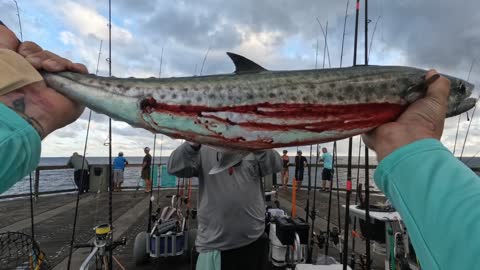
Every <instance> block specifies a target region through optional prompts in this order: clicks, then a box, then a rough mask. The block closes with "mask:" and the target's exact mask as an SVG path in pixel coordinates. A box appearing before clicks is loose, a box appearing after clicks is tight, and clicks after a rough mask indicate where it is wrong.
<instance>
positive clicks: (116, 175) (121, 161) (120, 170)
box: [113, 152, 128, 191]
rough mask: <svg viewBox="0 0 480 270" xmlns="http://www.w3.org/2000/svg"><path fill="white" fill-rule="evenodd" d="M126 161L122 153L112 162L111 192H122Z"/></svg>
mask: <svg viewBox="0 0 480 270" xmlns="http://www.w3.org/2000/svg"><path fill="white" fill-rule="evenodd" d="M127 165H128V161H127V160H126V159H125V158H124V157H123V152H119V153H118V156H117V157H116V158H115V159H114V160H113V191H122V184H123V178H124V177H123V174H124V171H125V166H127Z"/></svg>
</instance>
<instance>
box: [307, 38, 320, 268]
mask: <svg viewBox="0 0 480 270" xmlns="http://www.w3.org/2000/svg"><path fill="white" fill-rule="evenodd" d="M317 49H318V41H317ZM312 148H313V144H310V160H309V161H308V187H307V205H306V206H305V223H307V224H308V216H309V215H310V191H311V189H312V150H313V149H312ZM313 192H315V190H313ZM314 225H315V224H313V222H312V228H313V226H314ZM307 251H308V252H307V263H312V253H313V239H311V240H310V242H309V243H308V249H307Z"/></svg>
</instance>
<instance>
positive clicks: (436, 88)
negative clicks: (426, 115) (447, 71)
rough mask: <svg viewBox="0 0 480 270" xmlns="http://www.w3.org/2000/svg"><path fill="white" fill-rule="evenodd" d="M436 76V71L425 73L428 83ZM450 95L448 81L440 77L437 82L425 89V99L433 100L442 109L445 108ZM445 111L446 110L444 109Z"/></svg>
mask: <svg viewBox="0 0 480 270" xmlns="http://www.w3.org/2000/svg"><path fill="white" fill-rule="evenodd" d="M435 76H438V73H437V71H436V70H434V69H431V70H429V71H428V72H427V74H426V76H425V78H426V80H427V81H428V80H429V79H431V78H433V77H435ZM449 94H450V80H448V79H447V78H445V77H443V76H440V77H439V78H438V79H437V80H435V81H433V82H432V83H431V84H430V86H429V87H428V89H427V94H426V98H431V99H434V100H435V101H436V102H438V103H439V104H440V105H442V106H443V107H446V104H447V103H448V96H449ZM445 110H446V108H445Z"/></svg>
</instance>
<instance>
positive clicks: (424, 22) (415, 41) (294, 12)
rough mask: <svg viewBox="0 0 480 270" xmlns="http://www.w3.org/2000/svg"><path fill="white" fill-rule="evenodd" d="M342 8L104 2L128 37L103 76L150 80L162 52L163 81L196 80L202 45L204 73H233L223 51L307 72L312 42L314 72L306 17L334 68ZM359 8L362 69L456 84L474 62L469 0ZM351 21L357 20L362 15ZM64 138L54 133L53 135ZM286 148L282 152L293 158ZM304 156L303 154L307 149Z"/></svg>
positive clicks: (145, 137)
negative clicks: (411, 69)
mask: <svg viewBox="0 0 480 270" xmlns="http://www.w3.org/2000/svg"><path fill="white" fill-rule="evenodd" d="M77 2H78V3H80V2H81V3H82V5H84V6H88V7H91V8H94V9H96V10H98V11H99V12H100V13H101V14H103V15H106V8H107V5H106V4H105V3H104V2H101V1H93V0H86V1H77ZM345 4H346V0H345V1H327V0H323V1H317V0H305V1H301V2H298V1H286V0H280V1H278V0H265V1H254V0H243V1H242V0H233V1H228V3H226V2H225V1H220V0H206V1H193V0H184V1H168V0H157V1H147V2H141V3H139V2H138V1H134V0H118V1H114V3H113V21H114V23H117V24H120V25H121V26H122V27H123V28H126V29H128V30H129V31H130V32H132V34H133V36H134V39H133V41H132V42H131V43H128V44H127V43H122V44H115V43H114V44H113V47H112V53H113V57H112V59H113V74H114V75H115V76H122V77H126V76H151V75H156V74H158V68H159V59H160V51H161V48H162V47H164V48H165V54H164V66H163V76H181V75H192V74H194V73H197V74H198V73H199V71H200V67H201V64H202V60H203V57H204V54H205V51H206V50H207V48H208V47H211V51H210V53H209V57H208V59H207V61H206V65H205V68H204V71H203V73H204V74H216V73H228V72H231V71H233V69H234V67H233V65H232V63H231V61H230V60H229V59H228V58H227V56H226V55H225V51H234V52H239V53H241V54H244V55H245V56H246V57H249V58H251V59H252V60H254V61H256V62H258V63H259V64H261V65H263V66H265V67H266V68H270V69H289V70H291V69H307V68H313V66H314V62H315V59H314V58H315V56H314V55H315V51H314V50H315V44H316V41H317V40H319V49H320V54H319V60H318V62H319V66H321V63H322V51H323V37H322V35H321V31H320V28H319V26H318V24H317V22H316V17H318V18H319V19H320V20H321V22H322V23H323V24H324V25H325V23H326V21H327V20H328V21H329V29H328V33H329V41H328V42H329V48H330V54H331V59H332V65H333V66H338V63H339V58H340V47H341V38H342V31H343V19H344V18H343V15H344V11H345ZM362 4H363V1H362ZM369 4H370V10H369V14H370V19H372V20H373V22H372V23H370V37H371V35H372V31H373V26H374V22H375V20H377V18H378V17H379V16H381V20H380V22H379V24H378V28H377V32H376V33H375V39H374V41H373V48H372V54H371V57H370V59H371V64H389V65H395V64H402V65H411V66H418V67H424V68H429V67H435V68H437V69H439V70H440V71H442V72H446V73H451V74H452V75H455V76H459V77H466V74H467V72H468V68H469V66H470V64H471V61H472V59H479V60H480V30H479V29H480V28H479V27H478V25H480V16H478V14H477V11H478V9H479V7H480V3H478V1H477V0H463V1H433V0H426V1H414V0H401V1H393V2H392V1H388V2H386V1H382V0H371V1H370V2H369ZM12 7H13V4H12V3H10V2H7V1H5V0H0V8H1V10H11V11H10V12H5V13H4V14H2V16H3V17H2V19H3V20H5V21H8V23H9V24H10V25H15V24H16V17H15V12H14V9H12ZM354 11H355V10H354V1H353V0H352V1H351V3H350V8H349V11H348V13H349V18H348V22H347V32H346V40H345V52H344V66H348V65H351V63H352V50H353V32H354V31H353V26H354V18H353V16H354ZM29 20H31V21H35V20H41V21H43V22H45V21H48V20H47V19H46V18H35V17H33V18H30V19H29ZM360 21H361V22H363V11H362V14H361V18H360ZM12 28H14V27H12ZM32 28H33V26H32ZM67 30H68V29H67ZM27 31H32V29H30V30H28V29H27ZM71 31H72V32H74V30H71ZM74 34H78V33H75V32H74ZM262 34H272V35H271V36H269V40H268V41H263V40H262V36H261V35H262ZM254 35H258V36H255V37H256V39H257V42H260V43H261V42H264V43H265V44H263V43H262V45H264V48H263V49H262V48H261V46H260V45H259V46H257V47H254V46H250V47H249V46H246V45H245V44H248V42H249V41H250V39H251V38H252V36H254ZM78 38H79V39H81V42H84V43H85V48H84V49H85V51H86V52H87V53H91V54H92V55H91V56H88V55H81V56H80V59H77V61H82V62H87V63H88V64H89V68H90V70H91V71H92V67H94V66H95V64H96V53H97V50H98V42H99V41H98V40H97V39H96V38H94V37H78ZM77 48H78V44H74V45H72V48H71V49H70V51H68V52H67V56H69V57H79V56H78V52H76V49H77ZM106 48H107V47H106V43H104V51H103V55H102V59H105V58H106V55H107V53H106ZM363 57H364V54H363V23H361V24H360V39H359V53H358V59H359V61H358V62H359V63H363ZM478 65H480V63H477V66H476V67H475V68H474V70H473V72H472V77H471V81H473V82H474V83H477V85H480V76H479V73H480V72H479V71H480V67H478ZM106 68H107V65H106V64H105V61H103V60H102V62H101V66H100V69H101V71H100V74H102V75H105V74H107V71H106ZM195 70H196V72H195ZM86 117H87V116H86V114H84V115H82V119H83V120H85V119H86ZM93 121H94V122H95V123H98V124H99V125H100V124H102V125H103V124H104V123H107V117H105V116H103V115H98V114H94V115H93ZM464 123H466V122H465V121H462V127H463V125H464ZM102 128H103V126H102ZM455 129H456V121H449V122H448V123H447V125H446V130H445V141H447V142H448V144H449V145H450V143H451V142H452V140H453V139H454V136H455ZM478 130H479V129H478V127H476V126H473V125H472V130H471V131H470V133H471V134H470V135H469V137H471V138H472V141H473V140H474V138H475V137H476V136H478V134H479V132H480V131H478ZM102 132H103V131H102ZM114 132H115V134H117V136H121V138H131V140H130V141H129V144H130V145H131V146H132V147H135V148H136V147H141V145H144V144H145V143H146V142H148V141H149V140H150V138H151V136H152V135H151V134H149V133H148V132H144V131H141V130H138V129H134V128H126V127H124V126H121V127H120V126H118V127H115V128H114ZM67 133H68V132H65V133H62V134H59V137H60V136H65V134H67ZM452 134H453V135H452ZM460 134H462V133H461V132H460ZM463 134H464V133H463ZM99 136H100V135H99ZM100 137H101V138H98V140H99V141H100V140H103V137H104V134H103V133H102V135H101V136H100ZM134 140H136V141H134ZM137 141H138V142H137ZM469 141H470V139H469ZM137 143H138V145H137ZM168 144H169V146H166V147H165V150H167V151H168V150H169V149H170V148H173V147H175V146H176V145H177V144H178V142H174V141H172V140H169V141H168ZM451 145H453V143H452V144H451ZM170 146H171V147H170ZM169 147H170V148H169ZM291 149H292V151H290V152H291V153H294V152H295V150H296V148H291ZM302 149H304V148H302ZM305 149H307V151H308V150H309V149H308V147H307V148H305ZM170 150H171V149H170ZM339 152H340V153H346V147H345V143H344V142H342V143H341V145H339Z"/></svg>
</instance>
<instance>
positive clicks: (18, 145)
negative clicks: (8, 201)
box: [0, 103, 41, 194]
mask: <svg viewBox="0 0 480 270" xmlns="http://www.w3.org/2000/svg"><path fill="white" fill-rule="evenodd" d="M40 151H41V141H40V136H39V135H38V133H37V131H36V130H35V129H34V128H33V127H32V126H31V125H30V124H28V123H27V122H26V121H25V120H24V119H23V118H21V117H20V116H18V114H16V113H15V112H14V111H12V110H11V109H9V108H8V107H7V106H5V105H3V104H2V103H0V194H1V193H3V192H5V191H6V190H7V189H9V188H10V187H11V186H13V185H14V184H15V183H16V182H17V181H19V180H21V179H22V178H23V177H24V176H25V175H27V174H29V173H30V172H31V171H33V170H35V168H36V166H37V164H38V162H39V161H40Z"/></svg>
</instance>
